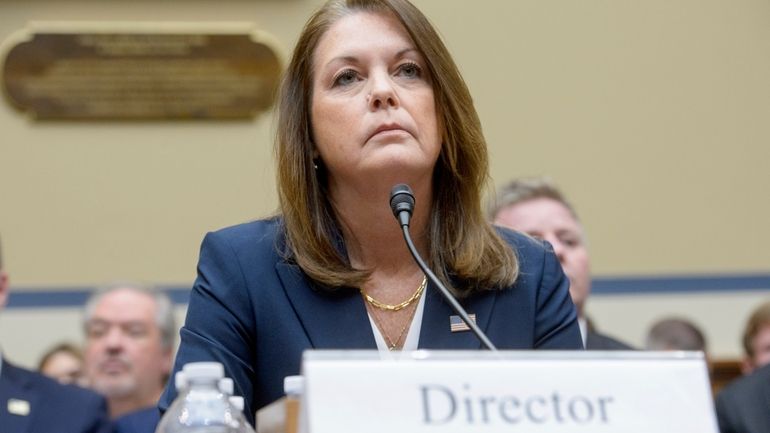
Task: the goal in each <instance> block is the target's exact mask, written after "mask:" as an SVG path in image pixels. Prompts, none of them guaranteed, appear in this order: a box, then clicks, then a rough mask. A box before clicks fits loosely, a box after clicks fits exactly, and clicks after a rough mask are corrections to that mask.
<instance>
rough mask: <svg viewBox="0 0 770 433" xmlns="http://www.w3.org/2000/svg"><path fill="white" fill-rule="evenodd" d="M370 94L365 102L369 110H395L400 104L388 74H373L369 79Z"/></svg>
mask: <svg viewBox="0 0 770 433" xmlns="http://www.w3.org/2000/svg"><path fill="white" fill-rule="evenodd" d="M370 83H371V87H370V89H369V90H370V92H369V94H368V95H367V102H368V104H369V108H370V109H371V110H380V109H383V108H397V107H398V106H399V104H400V101H399V99H398V95H397V94H396V89H395V87H394V85H393V81H392V80H391V77H390V75H389V74H385V73H379V74H373V75H372V77H371V78H370Z"/></svg>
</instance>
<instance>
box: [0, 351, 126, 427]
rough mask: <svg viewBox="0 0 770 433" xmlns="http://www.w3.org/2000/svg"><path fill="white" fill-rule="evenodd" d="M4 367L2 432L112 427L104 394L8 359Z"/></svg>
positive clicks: (0, 375) (1, 375)
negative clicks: (64, 383)
mask: <svg viewBox="0 0 770 433" xmlns="http://www.w3.org/2000/svg"><path fill="white" fill-rule="evenodd" d="M0 368H2V370H0V431H1V432H2V433H46V432H57V433H106V432H111V431H112V424H111V423H110V419H109V414H108V413H107V403H106V402H105V400H104V398H103V397H101V396H99V395H97V394H95V393H94V392H91V391H89V390H86V389H83V388H78V387H76V386H74V385H61V384H60V383H58V382H56V381H55V380H53V379H50V378H48V377H45V376H43V375H41V374H38V373H35V372H32V371H29V370H24V369H22V368H19V367H16V366H14V365H13V364H10V363H8V361H6V360H5V359H3V365H2V367H0ZM13 408H15V410H14V409H13ZM9 409H11V411H9ZM26 409H28V410H26Z"/></svg>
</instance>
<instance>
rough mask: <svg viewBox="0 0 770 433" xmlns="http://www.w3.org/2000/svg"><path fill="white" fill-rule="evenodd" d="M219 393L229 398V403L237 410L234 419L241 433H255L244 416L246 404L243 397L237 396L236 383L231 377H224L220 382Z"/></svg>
mask: <svg viewBox="0 0 770 433" xmlns="http://www.w3.org/2000/svg"><path fill="white" fill-rule="evenodd" d="M219 391H221V392H222V394H224V395H225V397H227V401H229V402H230V405H231V406H232V407H233V408H234V409H235V411H234V417H235V418H236V420H235V421H236V424H237V425H238V432H239V433H255V432H254V429H253V428H251V424H249V422H248V421H246V417H244V416H243V407H244V406H245V402H244V401H243V397H241V396H237V395H235V383H234V382H233V380H232V379H230V378H229V377H223V378H222V379H220V380H219Z"/></svg>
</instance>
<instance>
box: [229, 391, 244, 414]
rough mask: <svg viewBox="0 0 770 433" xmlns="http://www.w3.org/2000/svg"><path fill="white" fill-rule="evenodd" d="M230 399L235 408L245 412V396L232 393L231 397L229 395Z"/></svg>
mask: <svg viewBox="0 0 770 433" xmlns="http://www.w3.org/2000/svg"><path fill="white" fill-rule="evenodd" d="M228 400H230V404H231V405H233V407H234V408H236V409H238V410H239V411H241V412H243V408H244V406H245V404H244V401H243V397H241V396H240V395H231V396H230V397H228Z"/></svg>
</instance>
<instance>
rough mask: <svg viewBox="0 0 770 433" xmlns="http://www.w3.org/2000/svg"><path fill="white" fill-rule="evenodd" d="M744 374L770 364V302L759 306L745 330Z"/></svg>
mask: <svg viewBox="0 0 770 433" xmlns="http://www.w3.org/2000/svg"><path fill="white" fill-rule="evenodd" d="M743 353H744V357H743V364H742V366H741V370H742V371H743V374H750V373H751V372H753V371H754V370H756V369H757V368H760V367H762V366H765V365H767V364H770V302H765V303H764V304H761V305H760V306H758V307H757V308H756V309H755V310H754V311H753V312H752V313H751V316H749V320H747V321H746V326H745V327H744V328H743Z"/></svg>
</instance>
